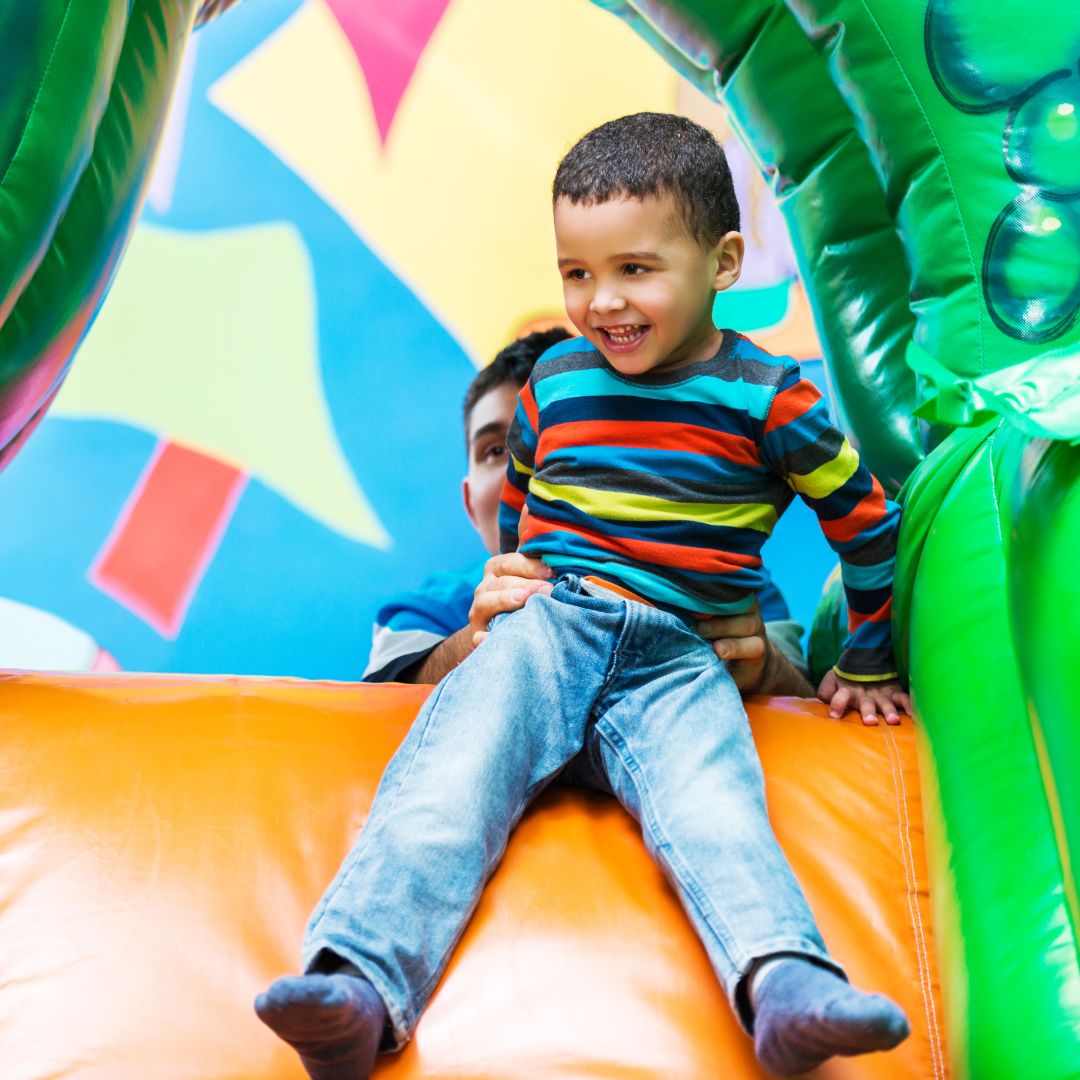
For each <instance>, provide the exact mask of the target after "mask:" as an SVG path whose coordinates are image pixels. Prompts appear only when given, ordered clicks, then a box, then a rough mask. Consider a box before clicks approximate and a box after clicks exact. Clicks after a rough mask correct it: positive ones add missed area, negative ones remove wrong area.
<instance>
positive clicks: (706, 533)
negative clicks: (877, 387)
mask: <svg viewBox="0 0 1080 1080" xmlns="http://www.w3.org/2000/svg"><path fill="white" fill-rule="evenodd" d="M507 445H508V447H509V449H510V461H509V462H508V465H507V479H506V483H505V484H504V486H503V493H502V504H501V506H500V508H499V528H500V546H501V549H502V550H503V551H504V552H505V551H514V550H516V549H518V548H519V547H520V550H521V551H522V552H524V553H525V554H527V555H531V556H534V557H537V558H542V559H543V560H544V561H545V562H546V563H547V564H548V565H549V566H551V567H552V569H554V570H556V571H558V572H563V573H575V574H580V575H582V576H590V575H591V576H596V577H600V578H602V579H604V580H607V581H610V582H612V583H613V584H615V585H617V586H621V587H622V588H624V589H628V590H630V591H632V592H634V593H636V594H637V595H638V596H640V597H642V598H643V599H645V600H647V601H649V602H650V603H652V604H655V605H656V606H658V607H661V608H664V609H666V610H668V611H672V612H674V613H675V614H677V615H679V616H681V617H683V618H690V617H693V616H698V615H713V614H732V613H735V612H741V611H745V610H746V609H747V608H748V607H750V606H751V604H752V602H753V599H754V596H755V595H756V593H757V591H758V590H759V589H760V588H761V587H762V585H763V584H764V582H765V581H766V580H767V577H766V575H765V574H764V572H763V568H762V562H761V548H762V545H763V544H764V543H765V541H766V539H768V537H769V534H770V533H771V532H772V530H773V527H774V526H775V524H776V522H777V520H778V519H779V517H780V515H781V514H782V513H783V512H784V510H785V509H786V508H787V507H788V505H789V504H790V503H791V500H792V499H793V498H794V497H795V495H796V494H797V495H799V496H800V497H801V498H802V499H803V500H804V501H805V502H806V504H807V505H808V506H809V507H810V508H811V509H812V510H813V511H814V512H815V514H816V515H817V517H818V520H819V522H820V524H821V528H822V531H823V532H824V534H825V538H826V540H827V541H828V543H829V545H830V546H831V547H832V549H833V550H834V551H835V552H836V553H837V555H838V556H839V558H840V567H841V574H842V576H843V580H844V590H845V593H846V596H847V603H848V611H849V630H850V633H849V636H848V639H847V641H846V642H845V646H844V651H843V653H842V654H841V656H840V659H839V661H838V663H837V665H836V668H837V671H838V672H839V673H840V674H842V675H845V676H846V677H849V678H854V679H861V680H868V679H883V678H888V677H892V676H894V675H895V673H896V667H895V664H894V661H893V655H892V637H891V631H890V618H891V614H892V577H893V567H894V563H895V556H896V535H897V529H898V526H899V521H900V509H899V507H898V506H897V505H896V504H895V503H893V502H891V501H889V500H888V499H886V498H885V495H884V493H883V491H882V489H881V485H880V484H879V483H878V481H877V480H876V479H875V478H874V477H873V476H872V475H871V474H870V472H869V470H868V469H866V467H865V466H864V465H862V464H861V463H860V461H859V456H858V454H857V453H856V452H855V450H854V448H853V447H852V446H851V444H850V443H849V442H848V440H847V439H846V438H845V437H844V434H843V432H841V431H839V430H838V429H837V428H836V427H835V426H834V425H833V424H832V423H831V422H830V420H829V417H828V415H827V411H826V406H825V402H824V401H823V400H822V397H821V394H820V393H819V392H818V390H817V388H816V387H815V386H814V385H813V383H811V382H809V381H808V380H806V379H803V378H802V377H801V376H800V374H799V365H798V364H797V363H796V362H795V361H794V360H792V359H790V358H788V357H775V356H771V355H770V354H769V353H767V352H765V351H763V350H762V349H759V348H758V347H757V346H756V345H754V344H753V343H752V342H750V341H749V340H747V339H746V338H744V337H742V336H741V335H740V334H737V333H735V332H734V331H731V330H725V331H724V337H723V343H722V345H721V347H720V349H719V350H718V352H717V353H716V355H715V356H713V357H712V358H711V359H709V360H704V361H701V362H699V363H695V364H692V365H689V366H687V367H684V368H679V369H677V370H675V371H670V372H649V373H648V374H645V375H641V376H636V377H629V376H625V375H621V374H619V373H618V372H616V371H615V370H614V369H613V368H612V367H611V366H610V365H609V364H608V363H607V361H606V360H605V359H604V357H603V355H602V354H601V353H600V351H599V350H598V349H596V348H595V347H594V346H592V345H590V344H589V343H588V342H586V341H585V340H584V339H582V338H571V339H570V340H568V341H563V342H560V343H559V344H558V345H556V346H554V347H553V348H551V349H549V350H548V351H547V352H546V353H545V354H544V355H543V356H542V357H541V358H540V360H539V361H537V363H536V366H535V367H534V369H533V372H532V375H531V377H530V379H529V382H528V383H527V384H526V385H525V386H524V387H523V388H522V391H521V394H520V396H519V398H518V405H517V411H516V413H515V416H514V421H513V424H512V425H511V428H510V432H509V434H508V436H507ZM522 507H527V508H528V514H527V516H526V517H525V521H524V525H523V527H522V528H521V536H520V538H519V536H518V531H519V525H520V524H521V517H522ZM519 539H520V544H519Z"/></svg>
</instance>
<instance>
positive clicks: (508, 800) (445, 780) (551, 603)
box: [304, 577, 838, 1047]
mask: <svg viewBox="0 0 1080 1080" xmlns="http://www.w3.org/2000/svg"><path fill="white" fill-rule="evenodd" d="M560 773H561V774H563V777H564V778H565V779H570V780H574V781H576V782H578V783H584V784H587V785H589V786H592V787H601V788H603V789H605V790H610V791H611V792H612V793H613V794H614V795H615V797H616V798H617V799H618V800H619V801H620V802H621V803H622V805H623V806H624V807H626V809H627V810H628V811H629V812H630V813H631V814H632V815H633V816H634V817H635V818H636V819H637V820H638V821H639V822H640V823H641V828H642V832H643V834H644V838H645V843H646V845H647V846H648V848H649V850H650V852H651V853H652V855H653V857H654V858H655V859H656V860H657V862H658V863H659V864H660V865H661V866H662V867H663V869H664V870H665V872H666V873H667V875H668V877H669V878H670V880H671V882H672V884H673V885H674V887H675V889H676V890H677V892H678V894H679V897H680V899H681V900H682V903H683V906H684V907H685V909H686V912H687V914H688V916H689V917H690V920H691V922H692V923H693V925H694V927H695V929H696V931H697V933H698V935H699V937H700V938H701V940H702V942H703V943H704V945H705V948H706V950H707V952H708V955H709V958H710V960H711V961H712V964H713V967H714V968H715V970H716V973H717V975H718V977H719V978H720V981H721V982H722V983H723V985H724V988H725V991H726V992H727V994H728V996H729V998H730V1000H731V1001H732V1004H733V1007H735V1009H736V1012H737V1013H738V1015H739V1017H740V1020H741V1021H742V1023H743V1024H744V1026H746V1027H747V1028H748V1029H749V1026H750V1017H749V1015H748V1010H747V1006H746V1001H745V993H744V991H742V990H740V987H741V984H742V982H743V980H744V978H745V976H746V975H747V973H748V972H749V970H750V968H751V967H752V965H753V963H754V961H755V960H756V959H758V958H761V957H763V956H768V955H770V954H773V953H796V954H801V955H804V956H807V957H809V958H811V959H813V960H815V961H817V962H819V963H823V964H825V965H827V966H829V967H832V968H834V969H835V968H836V965H835V964H833V963H832V961H831V960H829V958H828V955H827V953H826V951H825V946H824V944H823V942H822V940H821V935H820V934H819V933H818V930H817V927H816V926H815V924H814V920H813V916H812V915H811V913H810V910H809V908H808V907H807V904H806V900H805V899H804V897H803V895H802V892H801V890H800V889H799V886H798V884H797V882H796V881H795V878H794V875H793V874H792V872H791V868H790V867H789V866H788V864H787V861H786V860H785V859H784V856H783V854H782V853H781V851H780V848H779V846H778V845H777V842H776V838H775V837H774V836H773V832H772V829H771V828H770V826H769V820H768V816H767V813H766V809H765V798H764V787H763V782H762V775H761V765H760V763H759V762H758V758H757V754H756V752H755V750H754V744H753V740H752V739H751V736H750V728H749V724H748V722H747V718H746V712H745V710H744V709H743V705H742V701H741V699H740V697H739V693H738V691H737V690H736V688H735V684H734V683H733V682H732V680H731V676H730V675H729V674H728V672H727V669H726V668H725V667H724V665H723V664H722V663H721V662H720V661H719V660H718V659H717V658H716V656H715V654H714V653H713V650H712V647H711V645H709V643H707V642H706V641H703V640H702V639H701V638H700V637H699V636H698V635H697V634H695V633H694V632H693V631H692V630H691V629H690V628H689V627H687V626H686V624H684V623H683V622H682V621H681V620H680V619H678V618H677V617H676V616H674V615H670V614H668V613H667V612H664V611H660V610H657V609H655V608H651V607H648V606H646V605H645V604H640V603H636V602H634V601H628V600H623V599H622V598H621V597H618V596H616V595H615V594H614V593H611V592H607V591H606V590H595V589H593V588H592V587H591V586H588V585H586V584H585V583H583V582H582V581H581V580H580V579H578V578H575V577H566V578H564V579H563V580H561V581H559V582H558V583H557V584H556V586H555V588H554V590H553V592H552V593H551V595H550V596H534V597H532V598H530V600H529V602H528V603H527V604H526V605H525V606H524V607H523V608H521V609H520V610H519V611H516V612H513V613H510V614H508V615H502V616H499V617H498V618H497V619H496V620H495V622H494V624H493V631H492V633H491V636H490V637H489V638H488V639H487V641H485V642H484V644H483V646H481V648H479V649H477V650H476V651H475V652H474V653H473V654H472V655H471V656H470V657H469V658H468V660H466V661H465V662H464V663H463V664H462V665H461V666H460V667H458V668H457V669H456V670H455V671H453V672H451V673H450V674H449V675H448V676H447V677H446V678H445V679H443V681H442V682H441V683H440V684H439V686H438V687H437V688H436V689H435V690H434V692H433V693H432V695H431V697H430V698H429V699H428V701H427V703H426V704H425V706H424V708H423V710H422V711H421V713H420V714H419V716H418V717H417V719H416V722H415V723H414V724H413V726H412V728H411V730H410V731H409V734H408V736H407V737H406V739H405V741H404V742H403V743H402V745H401V747H400V749H399V750H398V752H397V753H396V754H395V755H394V757H393V759H392V760H391V762H390V764H389V765H388V766H387V769H386V772H385V773H384V775H383V778H382V781H381V783H380V785H379V789H378V791H377V792H376V796H375V802H374V805H373V806H372V808H371V814H370V816H369V818H368V820H367V823H366V825H365V826H364V829H363V831H362V832H361V834H360V838H359V840H358V841H357V843H356V845H355V846H354V847H353V849H352V851H351V852H350V854H349V855H348V857H347V858H346V860H345V862H344V863H343V865H342V867H341V870H340V871H339V872H338V874H337V877H336V878H335V879H334V881H333V882H332V883H331V885H330V887H329V889H328V890H327V892H326V894H325V896H324V897H323V899H322V900H321V902H320V903H319V905H318V907H317V908H316V910H315V912H314V914H313V915H312V917H311V922H310V924H309V926H308V930H307V935H306V938H305V942H304V970H305V971H318V970H323V969H325V966H326V964H327V961H328V959H330V960H332V956H331V955H330V954H334V955H336V956H337V957H341V958H342V959H344V960H347V961H349V962H350V963H352V964H354V965H355V966H356V967H357V968H358V969H359V970H360V971H361V972H362V973H363V974H364V976H365V978H367V979H368V980H369V981H370V982H371V983H372V985H374V987H375V989H376V990H377V991H378V992H379V994H380V996H381V997H382V999H383V1001H384V1002H385V1003H386V1008H387V1012H388V1014H389V1017H390V1024H391V1026H392V1029H393V1031H392V1036H388V1039H387V1046H388V1047H389V1046H400V1045H401V1044H402V1043H404V1042H405V1041H406V1040H407V1039H408V1037H409V1035H410V1034H411V1032H412V1030H413V1028H414V1026H415V1025H416V1022H417V1020H418V1018H419V1015H420V1013H421V1012H422V1010H423V1008H424V1005H425V1004H426V1002H427V1000H428V997H429V996H430V994H431V992H432V991H433V990H434V988H435V985H436V983H437V982H438V980H439V977H440V976H441V974H442V972H443V970H444V968H445V966H446V964H447V961H448V960H449V958H450V954H451V952H452V950H453V948H454V945H455V943H456V942H457V940H458V938H459V937H460V936H461V934H462V932H463V931H464V929H465V926H466V924H467V923H468V921H469V917H470V916H471V914H472V912H473V909H474V908H475V907H476V904H477V902H478V901H479V899H480V894H481V892H482V890H483V887H484V883H485V882H486V881H487V879H488V877H489V876H490V875H491V873H492V871H493V870H494V869H495V867H496V865H497V864H498V862H499V860H500V858H501V857H502V854H503V851H504V849H505V847H506V842H507V838H508V836H509V834H510V831H511V830H512V829H513V827H514V825H515V824H516V823H517V821H518V820H519V819H520V817H521V815H522V814H523V813H524V811H525V809H526V807H528V805H529V803H530V802H531V801H532V800H533V799H534V798H536V796H537V795H538V794H539V793H540V791H541V790H543V788H544V787H545V786H546V785H547V784H548V783H550V782H551V780H553V779H554V778H555V777H556V776H558V775H559V774H560ZM837 970H838V969H837Z"/></svg>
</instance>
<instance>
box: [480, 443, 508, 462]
mask: <svg viewBox="0 0 1080 1080" xmlns="http://www.w3.org/2000/svg"><path fill="white" fill-rule="evenodd" d="M505 454H506V446H505V444H504V443H492V445H491V446H489V447H487V449H486V450H483V451H482V452H481V454H480V460H481V461H496V460H497V459H498V458H501V457H503V456H504V455H505Z"/></svg>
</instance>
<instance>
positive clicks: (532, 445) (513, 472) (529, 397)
mask: <svg viewBox="0 0 1080 1080" xmlns="http://www.w3.org/2000/svg"><path fill="white" fill-rule="evenodd" d="M538 427H539V420H538V416H537V409H536V398H535V397H534V396H533V388H532V378H531V377H530V379H529V381H528V382H527V383H526V384H525V385H524V386H523V387H522V388H521V393H520V394H518V402H517V408H516V410H515V411H514V419H513V421H512V422H511V424H510V430H509V431H508V432H507V435H506V447H507V449H508V450H509V451H510V454H509V458H508V460H507V462H506V479H505V480H504V481H503V489H502V496H501V499H500V501H499V551H500V552H501V553H502V554H504V555H505V554H506V553H507V552H510V551H517V549H518V524H519V523H520V521H521V511H522V508H523V507H524V506H525V499H526V497H527V496H528V493H529V480H530V479H531V478H532V475H533V470H534V469H535V467H536V443H537V438H538V436H537V428H538Z"/></svg>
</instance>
